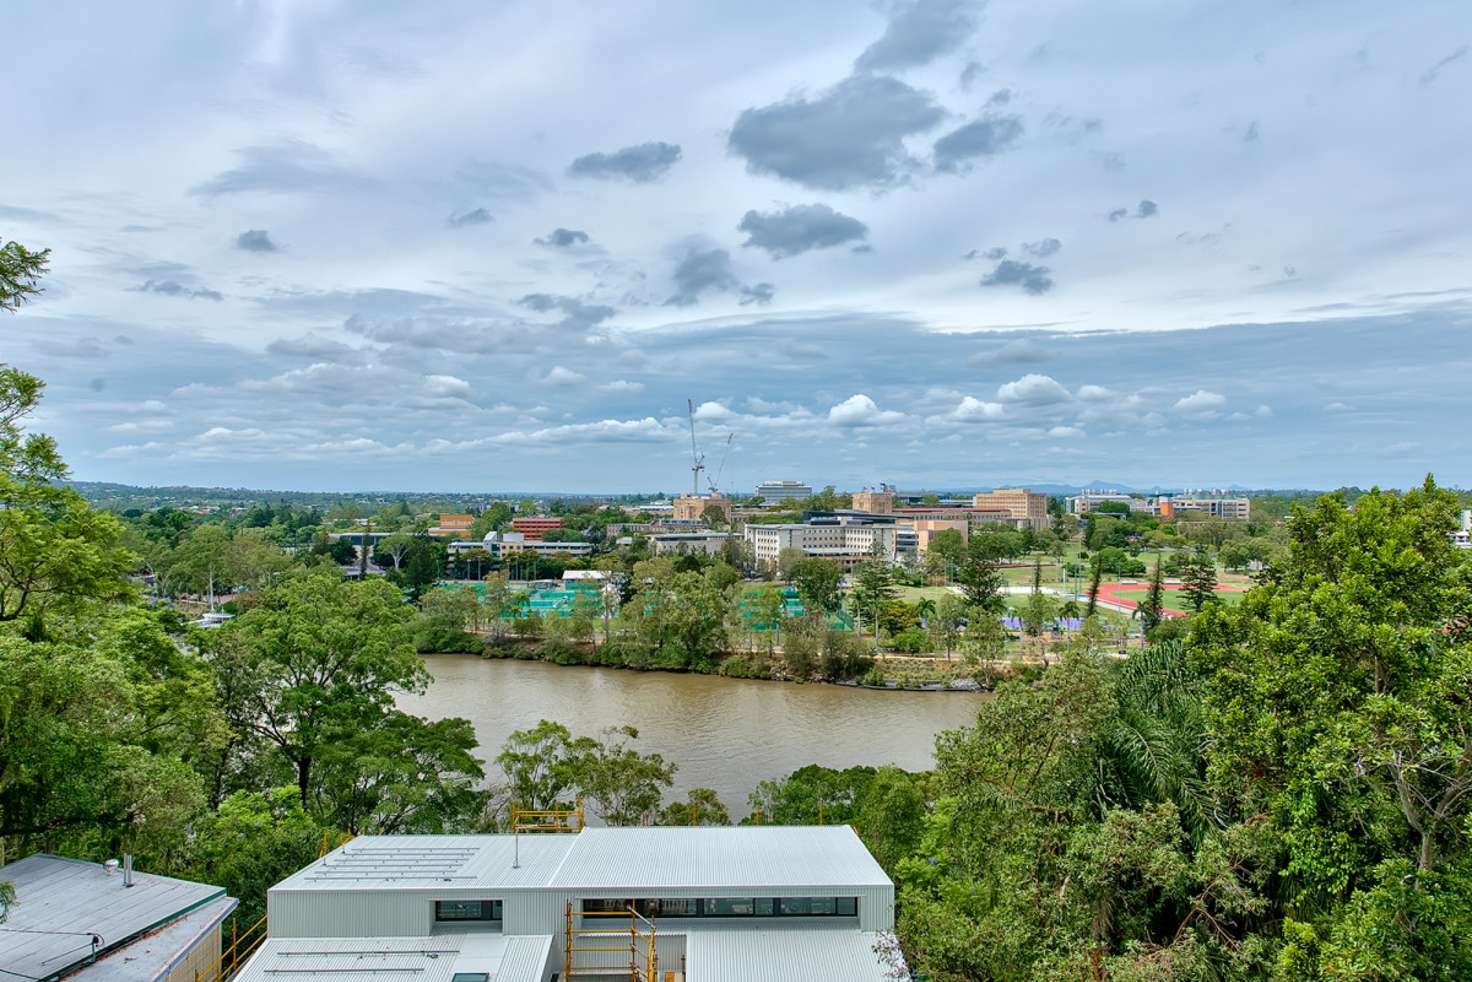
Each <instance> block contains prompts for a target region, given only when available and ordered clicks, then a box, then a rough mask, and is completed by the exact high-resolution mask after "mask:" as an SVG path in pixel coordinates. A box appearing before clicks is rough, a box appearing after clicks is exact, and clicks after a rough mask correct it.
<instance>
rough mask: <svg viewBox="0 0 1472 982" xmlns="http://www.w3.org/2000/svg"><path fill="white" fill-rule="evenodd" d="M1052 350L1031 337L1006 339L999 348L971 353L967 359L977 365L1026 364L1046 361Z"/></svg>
mask: <svg viewBox="0 0 1472 982" xmlns="http://www.w3.org/2000/svg"><path fill="white" fill-rule="evenodd" d="M1051 357H1052V352H1051V351H1049V350H1048V349H1047V348H1045V347H1043V345H1041V344H1039V343H1038V342H1037V341H1034V340H1033V339H1031V338H1019V339H1018V340H1015V341H1008V342H1007V343H1006V344H1004V345H1002V346H1001V347H1000V348H993V349H992V350H990V351H983V352H981V353H980V354H976V355H972V356H971V358H970V359H968V361H969V362H970V363H971V364H972V365H976V366H978V367H980V366H984V365H1026V364H1036V363H1038V362H1044V361H1047V360H1048V359H1049V358H1051Z"/></svg>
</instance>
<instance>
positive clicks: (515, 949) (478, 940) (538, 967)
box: [232, 933, 552, 982]
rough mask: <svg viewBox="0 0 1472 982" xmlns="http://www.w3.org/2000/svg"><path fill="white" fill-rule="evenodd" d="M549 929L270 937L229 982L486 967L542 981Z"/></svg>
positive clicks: (378, 976) (377, 979) (447, 974)
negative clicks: (544, 931)
mask: <svg viewBox="0 0 1472 982" xmlns="http://www.w3.org/2000/svg"><path fill="white" fill-rule="evenodd" d="M551 948H552V936H551V935H550V934H526V935H520V934H518V935H502V934H489V933H487V934H480V933H474V934H471V933H467V934H445V935H431V936H429V937H423V938H272V939H270V940H268V941H267V942H266V943H265V944H263V945H262V946H261V948H260V950H259V951H257V952H256V953H255V954H254V955H253V956H252V957H251V960H250V962H249V963H248V964H247V965H246V966H245V968H244V969H243V970H242V971H241V973H240V974H239V975H237V976H236V977H235V978H234V979H233V980H232V982H362V980H364V979H372V980H373V982H448V980H449V979H450V978H451V977H452V976H453V975H454V974H455V973H456V972H472V971H473V972H485V973H486V974H487V975H489V976H490V979H491V982H540V979H541V977H542V967H543V966H544V965H545V964H546V962H547V954H548V952H549V951H550V950H551Z"/></svg>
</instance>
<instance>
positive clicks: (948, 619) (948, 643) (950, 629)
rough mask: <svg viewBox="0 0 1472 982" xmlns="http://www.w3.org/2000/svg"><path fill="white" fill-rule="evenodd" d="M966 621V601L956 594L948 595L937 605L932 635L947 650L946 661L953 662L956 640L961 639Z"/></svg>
mask: <svg viewBox="0 0 1472 982" xmlns="http://www.w3.org/2000/svg"><path fill="white" fill-rule="evenodd" d="M965 619H966V601H965V600H964V599H963V598H961V597H958V596H956V595H955V594H954V593H947V594H945V596H943V597H941V598H940V600H939V601H938V602H937V603H936V605H935V617H934V618H933V619H932V621H931V628H930V633H931V636H932V637H934V638H935V639H936V640H937V642H938V643H939V644H940V646H941V647H942V648H943V649H945V653H946V661H950V660H951V652H952V651H954V650H955V647H956V640H957V639H958V638H959V637H960V631H961V624H962V622H963V621H964V620H965Z"/></svg>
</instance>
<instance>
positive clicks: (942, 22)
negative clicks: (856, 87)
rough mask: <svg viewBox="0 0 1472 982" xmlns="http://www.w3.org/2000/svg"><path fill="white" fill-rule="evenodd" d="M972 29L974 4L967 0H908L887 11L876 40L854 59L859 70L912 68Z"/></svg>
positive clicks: (947, 48)
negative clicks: (886, 20) (887, 22)
mask: <svg viewBox="0 0 1472 982" xmlns="http://www.w3.org/2000/svg"><path fill="white" fill-rule="evenodd" d="M975 28H976V15H975V4H973V3H971V2H968V0H910V2H908V3H903V2H902V3H899V4H896V5H895V6H894V7H893V8H892V9H891V11H890V15H889V25H888V26H887V27H886V28H885V30H884V34H883V35H882V36H880V38H879V40H877V41H875V42H874V43H873V44H871V45H869V47H867V48H865V49H864V52H863V54H861V55H859V57H858V60H857V61H855V62H854V68H856V69H858V70H859V71H862V72H872V71H886V70H892V69H897V68H913V67H915V66H917V65H924V64H927V63H929V62H931V61H933V60H935V59H936V58H937V57H939V56H940V55H943V54H945V53H946V52H948V51H953V50H955V49H956V48H957V47H959V46H960V44H961V42H962V41H964V40H966V37H967V36H968V35H969V34H970V33H971V32H972V31H973V30H975Z"/></svg>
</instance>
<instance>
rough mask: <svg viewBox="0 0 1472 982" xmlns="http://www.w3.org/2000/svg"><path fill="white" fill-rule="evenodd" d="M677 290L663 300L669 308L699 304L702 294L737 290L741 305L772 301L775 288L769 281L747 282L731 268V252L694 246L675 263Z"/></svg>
mask: <svg viewBox="0 0 1472 982" xmlns="http://www.w3.org/2000/svg"><path fill="white" fill-rule="evenodd" d="M674 279H675V292H674V294H672V295H671V296H670V298H669V299H668V300H666V301H665V302H664V305H665V306H666V307H689V306H691V305H692V304H695V303H699V302H700V297H701V294H703V293H707V292H715V293H725V292H728V291H731V290H736V291H738V292H739V294H740V303H741V305H742V306H745V305H747V304H752V303H757V304H764V303H768V302H770V301H771V299H772V297H773V296H774V295H775V293H776V288H775V287H773V286H772V284H770V283H756V284H752V285H747V284H745V283H742V282H741V278H740V277H738V276H737V275H736V273H735V272H734V271H733V270H732V269H731V254H730V253H729V252H727V251H726V250H725V249H692V250H691V251H690V252H689V253H687V254H686V256H685V258H684V259H681V260H680V262H679V264H678V265H676V266H675V273H674Z"/></svg>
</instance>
